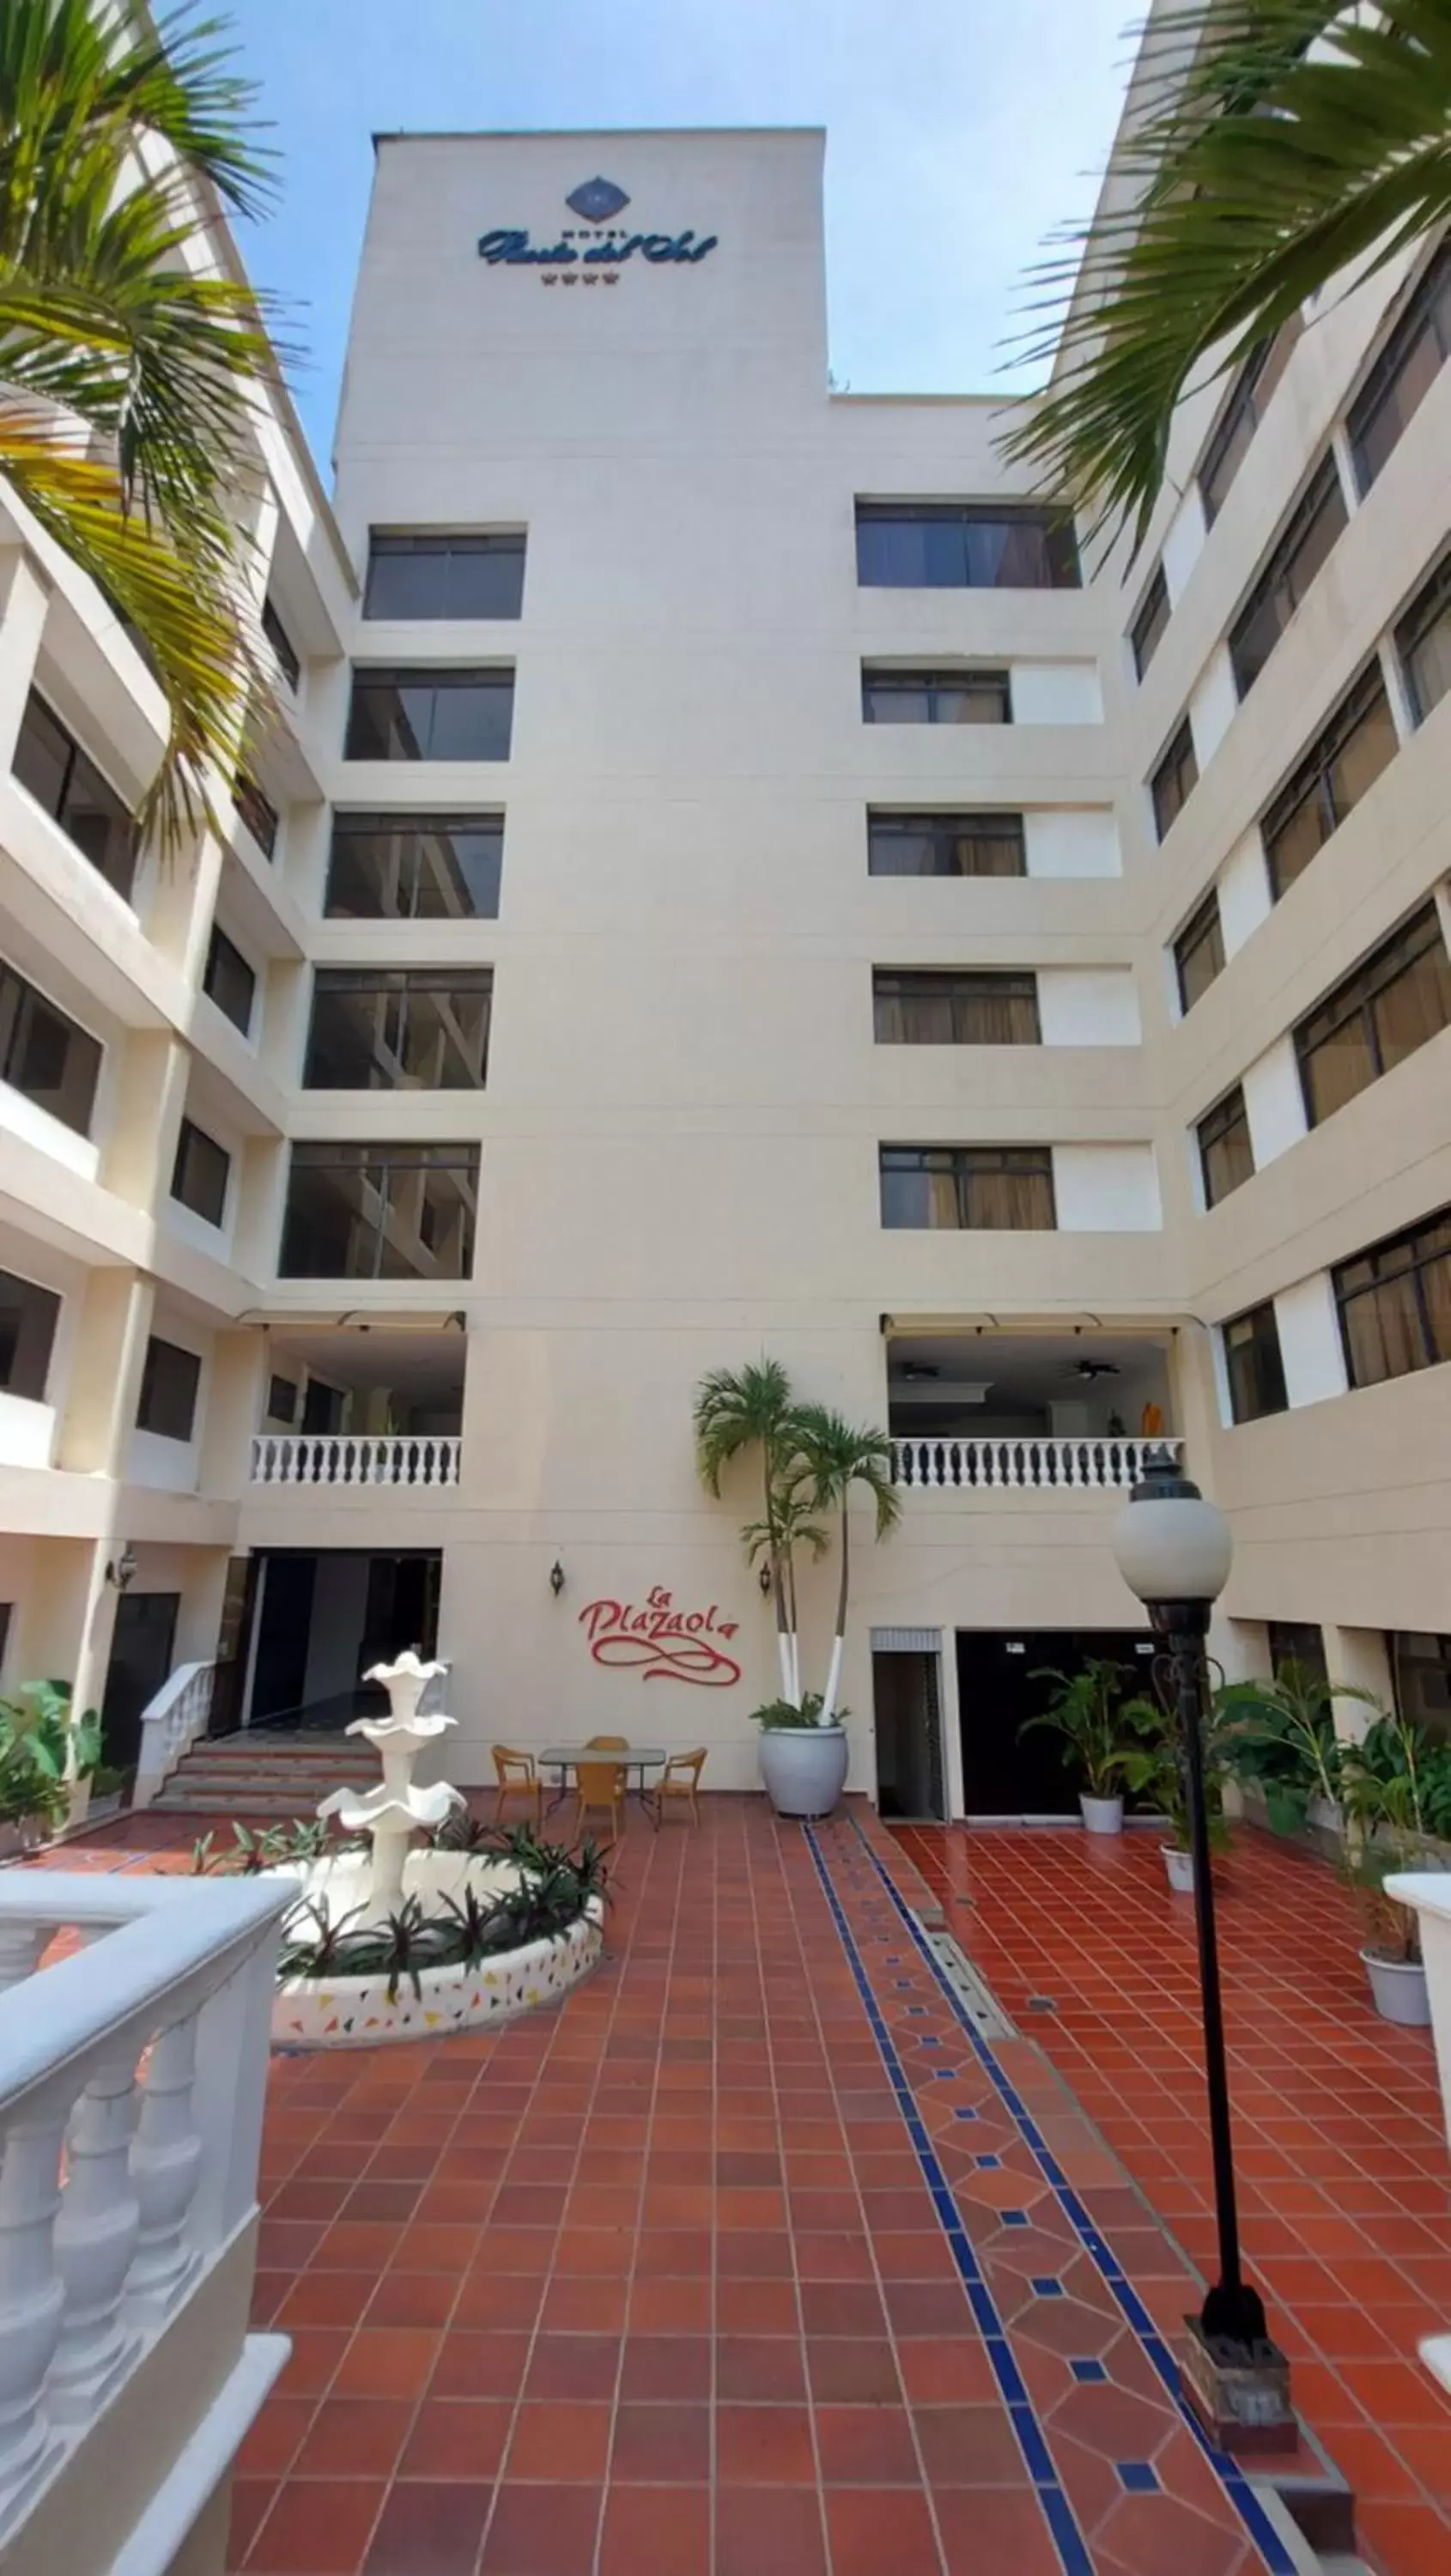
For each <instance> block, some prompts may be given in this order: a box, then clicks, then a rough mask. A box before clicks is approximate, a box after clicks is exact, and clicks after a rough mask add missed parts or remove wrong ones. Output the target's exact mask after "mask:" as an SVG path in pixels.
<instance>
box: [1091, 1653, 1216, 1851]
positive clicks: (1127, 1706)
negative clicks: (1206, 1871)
mask: <svg viewBox="0 0 1451 2576" xmlns="http://www.w3.org/2000/svg"><path fill="white" fill-rule="evenodd" d="M1216 1697H1217V1695H1216ZM1119 1719H1120V1723H1121V1724H1122V1725H1123V1726H1124V1728H1125V1729H1126V1730H1127V1731H1128V1732H1129V1733H1130V1735H1131V1737H1132V1739H1133V1740H1132V1741H1130V1742H1128V1743H1126V1744H1125V1745H1124V1746H1123V1747H1122V1748H1121V1750H1120V1751H1119V1752H1118V1753H1116V1754H1115V1755H1114V1757H1113V1764H1112V1769H1113V1773H1114V1776H1115V1777H1116V1778H1119V1779H1121V1780H1122V1781H1123V1784H1124V1786H1125V1788H1126V1789H1130V1790H1132V1792H1133V1794H1134V1795H1135V1797H1141V1798H1143V1799H1145V1800H1146V1802H1147V1803H1148V1804H1150V1805H1151V1806H1153V1807H1155V1808H1157V1810H1158V1812H1159V1813H1160V1815H1162V1816H1163V1817H1164V1818H1165V1820H1166V1821H1167V1823H1168V1826H1169V1840H1168V1841H1167V1842H1166V1843H1164V1844H1163V1845H1162V1846H1161V1848H1162V1850H1163V1854H1164V1874H1165V1876H1166V1877H1167V1879H1168V1881H1169V1885H1170V1886H1171V1888H1173V1889H1174V1890H1175V1892H1176V1894H1178V1895H1180V1896H1192V1895H1193V1893H1194V1854H1193V1852H1192V1851H1191V1849H1190V1847H1189V1789H1188V1782H1187V1778H1186V1775H1185V1769H1184V1760H1183V1754H1182V1750H1181V1747H1180V1741H1179V1721H1178V1718H1177V1717H1176V1716H1175V1714H1174V1713H1173V1711H1172V1710H1170V1709H1166V1708H1164V1707H1163V1706H1162V1705H1161V1703H1160V1702H1159V1701H1158V1700H1157V1699H1149V1698H1146V1697H1142V1696H1141V1697H1138V1698H1135V1699H1126V1700H1125V1701H1124V1702H1123V1704H1122V1706H1121V1708H1120V1709H1119ZM1227 1734H1228V1729H1227V1727H1226V1725H1225V1723H1224V1721H1223V1720H1222V1718H1221V1717H1220V1716H1219V1714H1218V1710H1217V1706H1216V1703H1215V1701H1214V1700H1212V1701H1211V1703H1210V1706H1209V1708H1208V1710H1207V1711H1206V1712H1205V1715H1204V1719H1203V1721H1202V1727H1201V1738H1200V1741H1201V1746H1202V1751H1203V1759H1204V1795H1205V1805H1206V1819H1205V1821H1206V1824H1207V1826H1208V1831H1209V1847H1210V1850H1211V1852H1215V1851H1222V1850H1223V1849H1224V1847H1225V1845H1226V1843H1227V1842H1228V1840H1229V1833H1228V1829H1227V1827H1226V1825H1225V1821H1224V1804H1223V1784H1224V1772H1225V1766H1226V1761H1227V1753H1228V1747H1227V1741H1226V1738H1227Z"/></svg>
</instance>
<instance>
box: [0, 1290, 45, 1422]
mask: <svg viewBox="0 0 1451 2576" xmlns="http://www.w3.org/2000/svg"><path fill="white" fill-rule="evenodd" d="M59 1321H60V1299H59V1298H58V1297H57V1296H55V1295H53V1294H52V1292H51V1290H50V1289H49V1288H37V1287H36V1285H35V1282H34V1280H33V1279H17V1278H16V1276H15V1274H14V1272H13V1271H11V1270H0V1388H3V1389H4V1391H5V1393H6V1394H7V1395H23V1396H25V1397H26V1398H27V1399H28V1400H29V1402H30V1403H32V1404H44V1402H45V1389H46V1382H47V1380H48V1378H49V1376H50V1354H51V1349H52V1347H53V1345H54V1342H55V1328H56V1325H57V1324H58V1323H59Z"/></svg>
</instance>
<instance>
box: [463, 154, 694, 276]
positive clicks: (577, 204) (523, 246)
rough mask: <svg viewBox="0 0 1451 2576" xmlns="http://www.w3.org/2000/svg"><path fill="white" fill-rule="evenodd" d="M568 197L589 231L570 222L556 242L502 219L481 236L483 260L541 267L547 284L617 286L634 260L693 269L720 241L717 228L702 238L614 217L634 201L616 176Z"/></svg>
mask: <svg viewBox="0 0 1451 2576" xmlns="http://www.w3.org/2000/svg"><path fill="white" fill-rule="evenodd" d="M564 202H565V204H566V206H567V207H568V208H569V210H570V213H571V214H575V215H579V216H580V217H582V219H583V221H584V223H586V224H587V225H588V226H589V230H588V231H587V232H582V231H579V230H578V229H576V228H575V227H574V226H572V225H569V226H566V227H565V229H564V230H563V231H562V232H561V233H560V235H559V237H558V239H557V240H556V241H552V242H534V241H531V240H530V238H529V235H528V233H527V231H525V230H523V229H520V228H515V227H511V226H509V225H506V224H500V225H497V226H496V227H495V228H494V230H493V231H492V232H487V233H482V234H481V235H480V237H479V257H480V259H481V260H483V261H485V262H486V263H487V265H488V266H489V267H490V268H532V269H536V270H537V271H538V273H539V275H540V277H541V278H542V279H543V281H544V284H545V285H546V286H598V285H599V284H600V282H601V280H603V282H604V284H605V285H606V286H616V285H618V283H619V278H620V272H621V270H622V269H623V268H625V267H626V266H627V265H628V263H629V262H630V261H631V260H634V259H637V258H638V259H642V260H644V261H646V262H647V264H648V265H649V266H650V267H651V268H694V267H696V266H697V265H698V264H699V262H700V261H701V260H703V259H707V258H708V257H709V256H710V253H711V252H712V251H713V250H714V249H715V247H716V243H717V241H718V240H719V235H718V234H716V233H707V234H705V235H704V237H703V238H701V239H697V237H696V234H695V231H694V229H693V227H687V229H686V230H685V231H684V232H683V233H640V232H634V231H632V230H631V228H630V227H629V225H628V224H622V223H618V222H616V221H614V220H613V218H615V217H616V216H619V215H622V214H623V213H624V210H625V208H626V207H627V206H628V204H629V202H630V200H629V198H628V196H627V195H626V193H625V191H624V189H623V188H620V187H617V186H616V184H615V182H614V180H613V179H604V178H600V177H596V178H593V179H586V180H584V181H583V182H582V183H581V185H580V186H579V187H578V188H575V189H573V190H571V192H570V194H569V195H568V196H567V197H566V198H565V201H564Z"/></svg>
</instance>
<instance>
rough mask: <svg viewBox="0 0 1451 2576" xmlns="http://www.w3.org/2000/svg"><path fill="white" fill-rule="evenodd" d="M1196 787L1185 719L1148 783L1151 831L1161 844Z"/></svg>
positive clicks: (1196, 765) (1195, 763)
mask: <svg viewBox="0 0 1451 2576" xmlns="http://www.w3.org/2000/svg"><path fill="white" fill-rule="evenodd" d="M1198 784H1199V763H1198V761H1197V760H1196V759H1195V757H1194V736H1193V734H1192V733H1191V732H1190V730H1189V719H1188V717H1187V716H1186V717H1185V718H1184V721H1183V723H1182V724H1181V726H1180V727H1179V730H1178V732H1177V733H1176V734H1175V736H1174V739H1173V741H1172V742H1171V743H1170V745H1169V748H1168V750H1167V751H1166V752H1165V754H1164V757H1163V759H1162V760H1161V761H1160V763H1159V766H1158V768H1157V769H1156V770H1155V772H1154V774H1153V777H1152V778H1151V779H1150V781H1149V794H1150V795H1151V797H1152V798H1153V801H1154V829H1155V831H1156V832H1157V833H1158V836H1159V838H1160V840H1161V841H1162V839H1163V837H1164V835H1165V833H1166V832H1167V831H1168V829H1169V826H1170V824H1171V823H1172V822H1173V821H1174V820H1175V819H1176V817H1177V816H1178V815H1180V814H1182V812H1183V810H1184V808H1185V806H1186V805H1187V803H1188V802H1189V798H1190V796H1191V794H1192V793H1193V791H1194V789H1195V788H1196V787H1197V786H1198Z"/></svg>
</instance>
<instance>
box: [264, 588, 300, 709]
mask: <svg viewBox="0 0 1451 2576" xmlns="http://www.w3.org/2000/svg"><path fill="white" fill-rule="evenodd" d="M262 632H263V634H264V635H265V636H266V638H267V641H268V643H269V644H270V645H271V647H272V650H273V652H274V653H275V654H276V656H277V662H278V668H279V669H280V671H281V673H282V676H283V678H284V680H285V681H286V682H287V685H288V687H289V688H290V689H295V688H296V686H297V683H298V681H299V680H300V679H301V677H302V657H301V655H300V654H299V652H298V649H297V646H296V645H295V644H294V643H293V640H292V638H291V636H290V635H289V634H288V632H287V629H286V627H285V626H284V625H283V623H282V620H281V618H280V617H279V616H278V614H277V611H276V609H275V608H274V607H273V605H272V602H271V600H270V599H264V601H263V603H262Z"/></svg>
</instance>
